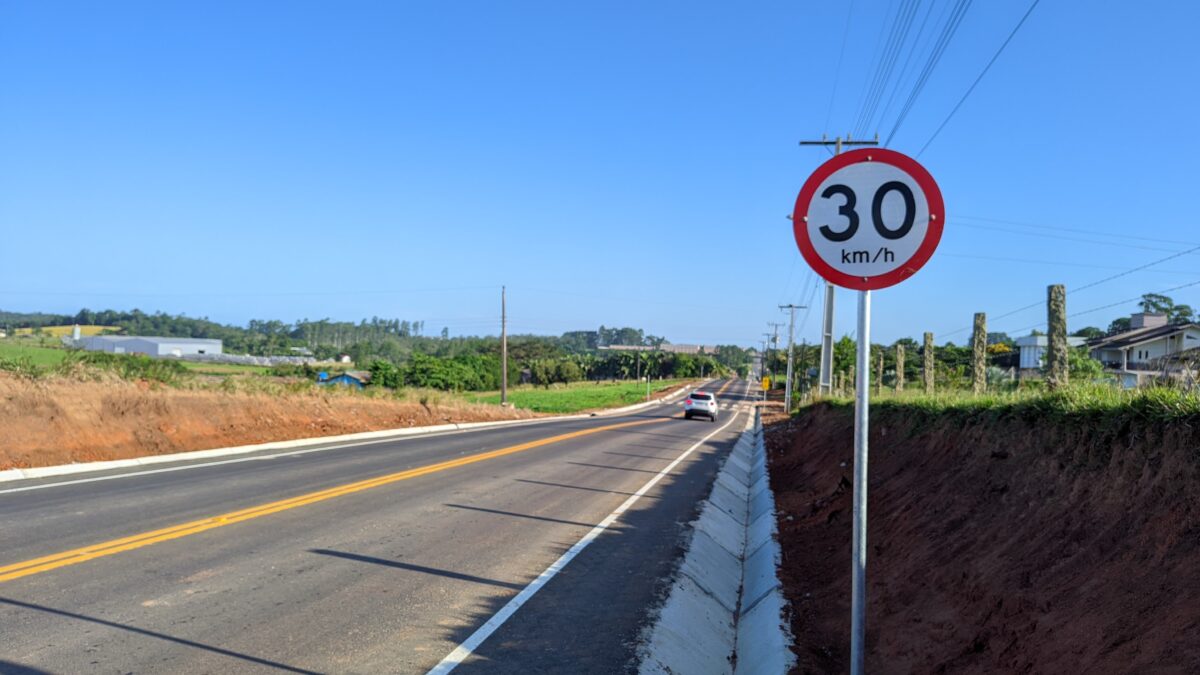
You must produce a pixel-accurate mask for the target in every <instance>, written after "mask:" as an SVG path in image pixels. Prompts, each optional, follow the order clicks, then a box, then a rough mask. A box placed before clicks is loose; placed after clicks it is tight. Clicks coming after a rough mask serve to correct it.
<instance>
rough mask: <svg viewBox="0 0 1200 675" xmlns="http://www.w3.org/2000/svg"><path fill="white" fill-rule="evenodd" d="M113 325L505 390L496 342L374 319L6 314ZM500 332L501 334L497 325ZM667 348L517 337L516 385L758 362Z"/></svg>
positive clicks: (14, 322) (731, 351) (635, 332)
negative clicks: (344, 358)
mask: <svg viewBox="0 0 1200 675" xmlns="http://www.w3.org/2000/svg"><path fill="white" fill-rule="evenodd" d="M70 324H80V325H95V326H110V327H112V328H113V330H114V332H122V333H124V334H127V335H155V336H162V337H190V338H209V339H219V340H221V341H222V343H223V345H224V350H225V352H227V353H231V354H239V353H240V354H253V355H256V356H274V355H295V354H296V353H297V352H301V353H303V352H307V353H310V354H312V355H313V356H314V357H316V358H318V359H330V358H334V357H337V356H339V355H341V354H347V355H349V356H350V358H351V359H352V360H353V361H354V362H355V363H357V364H360V365H362V366H364V367H367V368H369V369H370V370H371V372H372V373H373V376H374V377H373V379H374V380H375V381H376V382H378V383H380V384H381V386H392V387H402V386H412V387H428V388H434V389H443V390H458V391H479V390H492V389H496V388H499V386H500V340H499V338H498V337H496V336H464V337H450V336H449V331H447V330H446V329H442V330H441V331H440V333H439V334H438V335H436V336H431V335H427V334H426V324H425V322H424V321H420V320H416V321H414V320H408V319H387V318H380V317H371V318H370V319H363V320H362V321H359V322H357V323H355V322H352V321H333V320H330V319H319V320H315V321H313V320H309V319H300V320H298V321H295V322H292V323H288V322H285V321H279V320H275V319H270V320H268V319H254V320H251V321H250V322H248V323H247V325H246V326H244V327H243V326H233V325H226V324H221V323H218V322H216V321H212V320H210V319H208V318H206V317H204V318H194V317H188V316H185V315H172V314H167V313H164V312H156V313H146V312H142V311H140V310H136V309H135V310H132V311H127V312H125V311H115V310H102V311H92V310H89V309H82V310H80V311H79V312H77V313H76V314H74V315H68V314H51V313H17V312H2V311H0V325H3V326H8V327H10V328H17V327H31V328H36V327H39V326H53V325H70ZM497 328H499V326H497ZM665 343H666V339H665V338H663V337H660V336H655V335H650V334H647V333H646V332H645V331H644V330H642V329H640V328H632V327H609V326H600V327H599V328H598V329H596V330H581V331H569V332H567V333H563V334H562V335H561V336H541V335H512V336H509V338H508V353H509V371H510V372H509V382H510V383H514V384H515V383H519V382H523V381H524V382H529V383H531V384H537V385H550V384H554V383H559V382H575V381H579V380H588V379H590V380H600V379H612V380H627V379H633V378H640V377H646V376H650V377H655V378H689V377H699V376H700V375H709V374H721V373H727V372H740V373H742V374H743V375H744V374H745V373H746V372H747V371H748V370H749V364H750V361H751V354H750V352H747V351H746V350H744V349H742V348H740V347H737V346H734V345H723V346H720V347H718V348H717V349H716V353H714V354H675V353H669V352H664V351H659V350H657V348H658V347H661V346H662V345H663V344H665ZM610 346H641V347H650V348H652V349H651V350H649V351H616V350H613V351H608V350H603V349H601V348H602V347H610Z"/></svg>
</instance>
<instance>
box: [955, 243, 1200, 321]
mask: <svg viewBox="0 0 1200 675" xmlns="http://www.w3.org/2000/svg"><path fill="white" fill-rule="evenodd" d="M1197 251H1200V246H1197V247H1195V248H1190V249H1188V250H1186V251H1180V252H1178V253H1175V254H1174V255H1169V256H1167V257H1165V258H1159V259H1158V260H1154V261H1152V262H1148V263H1146V264H1144V265H1138V266H1137V267H1134V268H1133V269H1129V270H1125V271H1123V272H1120V273H1118V274H1113V275H1111V276H1107V277H1104V278H1103V279H1098V280H1096V281H1093V282H1091V283H1088V284H1084V285H1082V286H1080V287H1079V288H1076V289H1073V290H1072V291H1071V292H1072V293H1078V292H1080V291H1083V290H1086V289H1089V288H1094V287H1096V286H1099V285H1100V284H1104V283H1108V282H1109V281H1112V280H1114V279H1120V278H1121V277H1124V276H1128V275H1130V274H1133V273H1135V272H1140V271H1141V270H1144V269H1146V268H1148V267H1153V266H1154V265H1157V264H1159V263H1163V262H1166V261H1168V260H1174V259H1175V258H1179V257H1182V256H1185V255H1188V254H1190V253H1195V252H1197ZM1189 285H1190V284H1189ZM1170 290H1175V289H1170ZM1164 292H1165V291H1164ZM1042 304H1043V303H1042V302H1041V301H1039V302H1035V303H1033V304H1031V305H1026V306H1024V307H1020V308H1018V309H1014V310H1012V311H1011V312H1007V313H1005V314H1001V315H1000V316H997V317H994V318H993V319H992V320H993V321H998V320H1000V319H1003V318H1005V317H1009V316H1012V315H1013V314H1019V313H1021V312H1024V311H1026V310H1030V309H1033V308H1034V307H1039V306H1041V305H1042ZM971 329H972V327H971V326H968V327H966V328H960V329H958V330H953V331H950V332H948V333H943V335H956V334H958V333H962V332H963V331H968V330H971Z"/></svg>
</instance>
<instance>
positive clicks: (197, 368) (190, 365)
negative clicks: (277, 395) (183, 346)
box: [180, 361, 270, 375]
mask: <svg viewBox="0 0 1200 675" xmlns="http://www.w3.org/2000/svg"><path fill="white" fill-rule="evenodd" d="M180 363H182V364H183V367H184V368H187V369H188V370H190V371H192V372H193V373H196V374H197V375H243V374H250V375H264V374H266V372H267V371H268V370H270V368H268V367H267V366H243V365H240V364H237V363H196V362H195V361H180Z"/></svg>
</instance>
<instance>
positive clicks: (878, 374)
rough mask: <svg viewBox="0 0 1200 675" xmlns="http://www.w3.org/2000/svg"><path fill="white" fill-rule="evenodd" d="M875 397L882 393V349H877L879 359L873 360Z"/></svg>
mask: <svg viewBox="0 0 1200 675" xmlns="http://www.w3.org/2000/svg"><path fill="white" fill-rule="evenodd" d="M875 364H876V365H875V395H876V396H878V395H880V394H882V393H883V348H882V347H880V348H879V358H878V359H876V360H875Z"/></svg>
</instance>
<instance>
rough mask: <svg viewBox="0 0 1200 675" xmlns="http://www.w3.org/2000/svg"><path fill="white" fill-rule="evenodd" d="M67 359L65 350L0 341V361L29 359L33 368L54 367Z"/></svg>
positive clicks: (9, 340)
mask: <svg viewBox="0 0 1200 675" xmlns="http://www.w3.org/2000/svg"><path fill="white" fill-rule="evenodd" d="M66 357H67V350H65V349H55V348H53V347H38V346H35V345H31V344H23V341H17V340H13V339H11V338H10V339H6V340H0V359H6V360H9V361H20V360H22V359H29V361H30V362H31V363H33V365H35V366H56V365H58V364H59V363H62V360H63V359H65V358H66Z"/></svg>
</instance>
